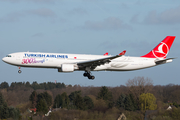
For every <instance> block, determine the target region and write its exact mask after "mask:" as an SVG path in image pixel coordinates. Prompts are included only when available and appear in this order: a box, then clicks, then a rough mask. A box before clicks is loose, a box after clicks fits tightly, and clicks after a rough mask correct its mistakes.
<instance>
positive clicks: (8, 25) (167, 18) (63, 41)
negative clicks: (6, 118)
mask: <svg viewBox="0 0 180 120" xmlns="http://www.w3.org/2000/svg"><path fill="white" fill-rule="evenodd" d="M168 35H172V36H176V39H175V41H174V44H173V45H172V48H171V51H170V53H169V54H168V58H169V57H173V58H174V57H175V58H177V59H174V60H173V62H172V63H168V64H164V65H160V66H156V67H153V68H148V69H143V70H137V71H130V72H92V73H93V75H95V77H96V79H95V80H94V81H92V80H88V79H87V78H85V77H83V72H82V71H81V72H73V73H58V72H57V70H56V69H41V68H22V74H18V67H16V66H11V65H8V64H6V63H4V62H3V61H1V62H0V76H1V79H0V80H1V82H3V81H6V82H8V83H9V84H10V83H11V82H27V81H29V82H30V83H32V82H33V81H37V82H38V83H42V82H54V81H55V80H57V82H64V83H65V84H71V85H75V84H79V85H82V86H104V85H105V86H112V87H114V86H120V85H125V84H126V82H127V80H129V79H133V78H135V77H139V76H140V77H145V78H149V79H151V80H153V82H154V85H167V84H170V83H172V84H180V74H179V71H180V37H179V35H180V1H179V0H156V1H154V0H148V1H147V0H128V1H127V0H0V57H1V58H3V57H4V56H6V55H7V54H9V53H14V52H26V51H31V52H51V53H52V52H54V53H75V54H76V53H78V54H98V55H103V54H104V53H106V52H109V54H111V55H116V54H119V53H120V52H122V51H123V50H127V52H126V56H142V55H144V54H146V53H148V52H149V51H150V50H151V49H153V48H154V47H155V46H156V45H157V44H158V43H159V42H160V41H161V40H163V39H164V38H165V37H166V36H168Z"/></svg>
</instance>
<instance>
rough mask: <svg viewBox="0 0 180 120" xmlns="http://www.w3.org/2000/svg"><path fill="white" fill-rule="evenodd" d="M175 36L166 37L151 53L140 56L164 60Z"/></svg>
mask: <svg viewBox="0 0 180 120" xmlns="http://www.w3.org/2000/svg"><path fill="white" fill-rule="evenodd" d="M175 37H176V36H167V37H166V38H165V39H164V40H163V41H162V42H161V43H159V44H158V45H157V46H156V47H155V48H154V49H153V50H152V51H151V52H149V53H148V54H146V55H144V56H141V57H147V58H166V56H167V54H168V52H169V50H170V48H171V45H172V43H173V41H174V39H175Z"/></svg>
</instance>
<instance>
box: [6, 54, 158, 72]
mask: <svg viewBox="0 0 180 120" xmlns="http://www.w3.org/2000/svg"><path fill="white" fill-rule="evenodd" d="M106 57H110V56H103V55H83V54H64V53H39V52H19V53H12V54H9V55H8V56H6V57H4V58H3V61H4V62H6V63H8V64H11V65H15V66H19V67H37V68H57V69H59V68H61V65H62V64H74V66H75V68H74V70H75V71H76V70H82V69H79V68H78V66H77V63H78V62H85V61H90V60H96V59H101V58H106ZM155 60H156V58H145V57H128V56H121V57H118V58H115V59H113V60H111V62H109V63H105V64H104V65H100V66H97V67H96V68H95V69H94V71H103V70H107V71H129V70H137V69H143V68H148V67H152V66H156V63H155Z"/></svg>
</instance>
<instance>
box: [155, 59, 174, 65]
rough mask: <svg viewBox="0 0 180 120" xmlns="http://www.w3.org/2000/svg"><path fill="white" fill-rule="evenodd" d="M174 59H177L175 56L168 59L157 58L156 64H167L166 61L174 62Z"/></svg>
mask: <svg viewBox="0 0 180 120" xmlns="http://www.w3.org/2000/svg"><path fill="white" fill-rule="evenodd" d="M172 59H175V58H168V59H163V60H155V63H156V65H160V64H165V63H168V62H172Z"/></svg>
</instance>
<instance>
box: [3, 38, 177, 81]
mask: <svg viewBox="0 0 180 120" xmlns="http://www.w3.org/2000/svg"><path fill="white" fill-rule="evenodd" d="M175 37H176V36H167V37H166V38H165V39H164V40H163V41H162V42H160V43H159V44H158V45H157V46H156V47H155V48H154V49H153V50H151V51H150V52H149V53H147V54H146V55H143V56H141V57H129V56H125V53H126V50H124V51H123V52H121V53H120V54H118V55H113V56H112V55H108V53H105V54H104V55H83V54H65V53H41V52H17V53H12V54H8V55H7V56H6V57H4V58H2V61H4V62H5V63H8V64H10V65H14V66H18V67H19V70H18V73H21V72H22V71H21V70H20V68H21V67H34V68H55V69H57V70H58V72H74V71H85V72H84V74H83V76H84V77H87V78H88V79H91V80H93V79H95V76H93V75H92V74H91V71H131V70H139V69H144V68H149V67H153V66H157V65H160V64H165V63H169V62H172V60H173V59H174V58H166V57H167V55H168V52H169V50H170V48H171V45H172V43H173V42H174V39H175Z"/></svg>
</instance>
